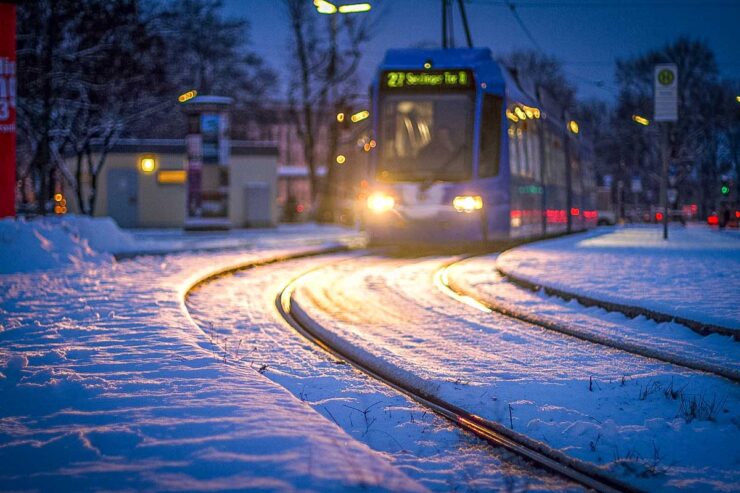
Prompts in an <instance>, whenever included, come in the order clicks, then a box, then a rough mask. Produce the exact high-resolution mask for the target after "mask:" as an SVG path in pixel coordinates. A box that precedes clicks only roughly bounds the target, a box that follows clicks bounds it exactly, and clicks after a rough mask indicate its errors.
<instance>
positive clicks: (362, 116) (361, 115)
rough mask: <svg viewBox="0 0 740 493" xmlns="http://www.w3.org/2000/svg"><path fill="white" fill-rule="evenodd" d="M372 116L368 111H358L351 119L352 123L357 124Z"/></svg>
mask: <svg viewBox="0 0 740 493" xmlns="http://www.w3.org/2000/svg"><path fill="white" fill-rule="evenodd" d="M369 116H370V112H369V111H367V110H362V111H358V112H357V113H355V114H354V115H352V116H351V117H350V119H351V120H352V123H357V122H360V121H362V120H364V119H365V118H367V117H369Z"/></svg>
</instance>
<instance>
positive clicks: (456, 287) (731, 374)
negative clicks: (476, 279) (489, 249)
mask: <svg viewBox="0 0 740 493" xmlns="http://www.w3.org/2000/svg"><path fill="white" fill-rule="evenodd" d="M478 256H480V255H467V256H464V257H462V258H458V259H456V260H453V261H451V262H449V263H447V264H445V265H443V266H442V267H441V268H440V269H439V270H438V271H437V272H436V274H435V276H434V282H435V284H436V285H437V287H438V289H440V291H442V292H443V293H444V294H446V295H447V296H449V297H450V298H452V299H455V300H457V301H459V302H462V303H465V304H467V305H469V306H472V307H473V308H476V309H478V310H480V311H484V312H489V313H490V312H494V313H496V314H499V315H503V316H505V317H508V318H511V319H514V320H518V321H520V322H525V323H528V324H532V325H536V326H538V327H542V328H543V329H546V330H549V331H552V332H558V333H560V334H565V335H568V336H571V337H575V338H577V339H581V340H583V341H587V342H591V343H594V344H598V345H601V346H605V347H609V348H611V349H617V350H619V351H624V352H628V353H631V354H634V355H636V356H642V357H646V358H650V359H654V360H658V361H662V362H664V363H669V364H672V365H676V366H680V367H682V368H686V369H689V370H694V371H701V372H705V373H710V374H713V375H716V376H718V377H722V378H726V379H728V380H730V381H732V382H734V383H738V382H740V371H738V370H735V369H733V368H726V367H723V366H720V365H715V364H712V363H709V362H705V361H701V360H697V359H690V358H685V357H682V356H681V355H679V354H670V355H669V354H666V353H665V352H663V351H660V350H657V349H654V348H651V347H648V346H644V345H640V344H636V343H632V342H629V341H623V340H620V341H617V340H614V339H612V338H610V337H607V336H603V335H599V334H594V333H589V332H584V331H580V330H578V329H575V328H573V327H570V326H568V325H567V324H565V323H561V322H559V321H556V320H553V319H552V318H547V317H544V316H539V315H536V314H533V313H529V312H526V311H523V310H518V309H516V308H515V307H514V306H512V305H508V304H503V303H498V302H496V301H493V300H491V299H484V298H482V297H480V296H479V295H477V294H476V293H474V292H472V291H471V290H469V289H466V288H464V287H462V286H461V285H460V284H459V283H456V282H455V281H454V280H453V279H452V278H451V276H450V275H449V272H450V270H451V269H452V268H453V267H454V266H455V265H457V264H460V263H462V262H464V261H466V260H470V259H472V258H475V257H478Z"/></svg>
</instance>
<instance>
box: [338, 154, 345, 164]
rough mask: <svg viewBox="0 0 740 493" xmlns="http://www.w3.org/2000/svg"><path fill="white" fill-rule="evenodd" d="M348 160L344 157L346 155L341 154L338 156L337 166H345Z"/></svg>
mask: <svg viewBox="0 0 740 493" xmlns="http://www.w3.org/2000/svg"><path fill="white" fill-rule="evenodd" d="M346 160H347V158H346V157H344V154H340V155H338V156H337V164H344V162H345V161H346Z"/></svg>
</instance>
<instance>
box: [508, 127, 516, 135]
mask: <svg viewBox="0 0 740 493" xmlns="http://www.w3.org/2000/svg"><path fill="white" fill-rule="evenodd" d="M508 133H509V137H513V136H514V135H516V131H515V130H514V129H513V128H510V129H509V130H508Z"/></svg>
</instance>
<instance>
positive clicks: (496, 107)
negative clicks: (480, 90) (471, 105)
mask: <svg viewBox="0 0 740 493" xmlns="http://www.w3.org/2000/svg"><path fill="white" fill-rule="evenodd" d="M500 150H501V98H499V97H496V96H492V95H490V94H486V95H485V96H484V97H483V113H482V115H481V125H480V157H479V161H480V164H479V167H478V175H479V176H480V177H482V178H485V177H489V176H496V175H498V168H499V156H500V154H501V152H500Z"/></svg>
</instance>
